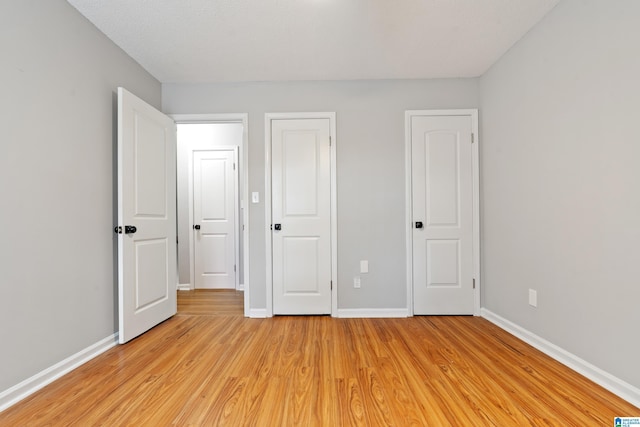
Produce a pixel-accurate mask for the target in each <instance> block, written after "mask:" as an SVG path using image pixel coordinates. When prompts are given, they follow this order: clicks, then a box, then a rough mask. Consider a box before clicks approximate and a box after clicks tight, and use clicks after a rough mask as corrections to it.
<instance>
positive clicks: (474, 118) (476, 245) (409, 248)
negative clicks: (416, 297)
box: [404, 109, 481, 316]
mask: <svg viewBox="0 0 640 427" xmlns="http://www.w3.org/2000/svg"><path fill="white" fill-rule="evenodd" d="M419 116H469V117H471V126H472V132H473V135H474V140H473V144H472V152H471V156H472V169H473V171H472V179H473V203H472V209H473V278H474V279H475V289H474V313H473V314H474V316H480V288H481V280H480V203H479V200H480V161H479V151H480V150H479V148H478V147H479V144H480V141H479V140H480V138H479V136H478V110H477V109H463V110H409V111H406V112H405V132H404V135H405V200H406V205H405V215H406V217H405V232H406V239H405V241H406V259H407V265H406V274H407V314H408V315H409V316H413V228H412V227H413V221H414V219H413V214H412V205H413V194H412V191H411V188H412V179H411V176H412V162H411V160H412V152H411V151H412V150H411V119H412V118H413V117H419Z"/></svg>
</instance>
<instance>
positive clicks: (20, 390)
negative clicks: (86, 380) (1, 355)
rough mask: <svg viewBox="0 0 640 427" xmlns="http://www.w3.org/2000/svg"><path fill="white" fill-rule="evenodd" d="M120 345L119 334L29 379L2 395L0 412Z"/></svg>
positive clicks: (0, 395) (0, 394)
mask: <svg viewBox="0 0 640 427" xmlns="http://www.w3.org/2000/svg"><path fill="white" fill-rule="evenodd" d="M117 343H118V333H115V334H113V335H111V336H109V337H107V338H104V339H102V340H100V341H98V342H97V343H95V344H93V345H90V346H89V347H87V348H85V349H84V350H80V351H79V352H77V353H76V354H73V355H71V356H69V357H67V358H66V359H64V360H62V361H61V362H58V363H56V364H55V365H53V366H51V367H49V368H47V369H45V370H44V371H41V372H39V373H37V374H35V375H34V376H32V377H31V378H27V379H26V380H24V381H22V382H21V383H19V384H16V385H14V386H13V387H11V388H9V389H7V390H4V391H3V392H1V393H0V412H2V411H4V410H5V409H7V408H8V407H10V406H12V405H14V404H16V403H18V402H19V401H20V400H22V399H24V398H25V397H27V396H29V395H31V394H33V393H35V392H36V391H38V390H40V389H41V388H42V387H44V386H46V385H47V384H50V383H52V382H53V381H55V380H57V379H58V378H60V377H61V376H63V375H64V374H66V373H68V372H71V371H72V370H74V369H75V368H77V367H78V366H80V365H82V364H84V363H86V362H88V361H89V360H91V359H93V358H94V357H96V356H98V355H99V354H102V353H104V352H105V351H107V350H109V349H110V348H112V347H115V345H116V344H117Z"/></svg>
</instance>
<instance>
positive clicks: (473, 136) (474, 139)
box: [471, 133, 476, 144]
mask: <svg viewBox="0 0 640 427" xmlns="http://www.w3.org/2000/svg"><path fill="white" fill-rule="evenodd" d="M474 142H476V137H475V134H474V133H472V134H471V143H472V144H473V143H474Z"/></svg>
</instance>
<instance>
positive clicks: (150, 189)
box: [116, 88, 177, 344]
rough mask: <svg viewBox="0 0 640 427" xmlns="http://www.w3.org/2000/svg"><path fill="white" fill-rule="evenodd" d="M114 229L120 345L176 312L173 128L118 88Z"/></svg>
mask: <svg viewBox="0 0 640 427" xmlns="http://www.w3.org/2000/svg"><path fill="white" fill-rule="evenodd" d="M118 228H119V229H118ZM118 228H117V229H116V231H119V234H118V300H119V310H118V313H119V324H120V326H119V328H120V331H119V340H120V343H121V344H122V343H125V342H127V341H129V340H131V339H133V338H135V337H136V336H138V335H140V334H142V333H143V332H145V331H147V330H148V329H151V328H152V327H154V326H155V325H157V324H158V323H160V322H162V321H164V320H166V319H168V318H169V317H171V316H173V315H174V314H175V313H176V309H177V307H176V284H177V274H176V267H177V257H176V126H175V123H174V122H173V120H171V119H170V118H169V117H167V116H165V115H164V114H162V113H161V112H159V111H158V110H156V109H155V108H153V107H152V106H150V105H148V104H147V103H145V102H144V101H142V100H141V99H139V98H137V97H136V96H134V95H133V94H131V93H129V92H127V91H126V90H125V89H123V88H118Z"/></svg>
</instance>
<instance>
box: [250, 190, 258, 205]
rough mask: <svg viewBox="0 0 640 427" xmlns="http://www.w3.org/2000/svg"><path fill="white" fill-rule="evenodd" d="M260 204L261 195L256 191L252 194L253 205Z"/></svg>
mask: <svg viewBox="0 0 640 427" xmlns="http://www.w3.org/2000/svg"><path fill="white" fill-rule="evenodd" d="M259 202H260V193H258V192H257V191H254V192H252V193H251V203H259Z"/></svg>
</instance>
